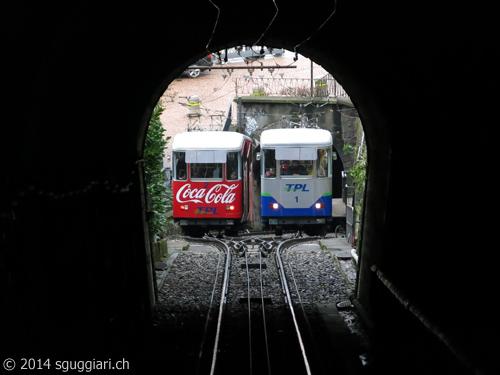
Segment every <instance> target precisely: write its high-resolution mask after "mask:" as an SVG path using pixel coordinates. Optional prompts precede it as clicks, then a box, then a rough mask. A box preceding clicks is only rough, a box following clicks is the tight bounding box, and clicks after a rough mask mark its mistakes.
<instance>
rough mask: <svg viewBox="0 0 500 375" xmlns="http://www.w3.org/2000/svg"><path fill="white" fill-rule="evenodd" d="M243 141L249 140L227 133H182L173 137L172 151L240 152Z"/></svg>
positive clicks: (241, 135)
mask: <svg viewBox="0 0 500 375" xmlns="http://www.w3.org/2000/svg"><path fill="white" fill-rule="evenodd" d="M244 139H248V140H250V138H248V137H247V136H245V135H244V134H241V133H236V132H228V131H194V132H184V133H179V134H177V135H176V136H175V137H174V141H173V143H172V150H173V151H184V150H241V147H242V146H243V140H244Z"/></svg>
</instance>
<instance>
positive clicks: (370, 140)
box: [138, 34, 391, 303]
mask: <svg viewBox="0 0 500 375" xmlns="http://www.w3.org/2000/svg"><path fill="white" fill-rule="evenodd" d="M255 36H256V37H257V36H258V34H256V35H255ZM233 38H234V36H233V35H230V36H228V39H227V40H224V38H222V40H220V44H218V45H217V46H213V47H211V48H209V50H207V49H202V51H201V52H200V50H199V48H198V47H197V46H193V47H191V48H185V49H184V50H183V51H182V53H181V59H182V61H187V62H192V61H196V60H197V59H199V58H201V57H203V56H204V55H206V54H207V53H208V52H212V50H213V51H218V50H219V48H220V50H224V49H226V48H232V47H236V46H237V45H242V44H243V45H245V43H244V42H238V43H236V42H234V39H233ZM246 42H247V45H250V46H251V45H253V43H254V42H255V39H246ZM240 43H241V44H240ZM266 46H268V47H270V48H278V49H279V48H283V49H287V50H290V49H291V50H293V49H294V47H295V45H294V44H293V43H291V42H290V41H287V40H286V39H285V40H282V41H281V42H280V43H278V44H272V42H271V44H269V45H267V44H266ZM323 47H324V46H321V45H319V46H318V45H315V43H308V44H306V45H304V48H303V51H302V49H301V51H300V52H301V54H303V56H304V57H306V58H310V59H311V60H312V61H314V62H316V63H317V64H319V65H321V66H322V67H324V68H325V70H327V71H328V72H329V73H330V74H332V76H333V77H334V78H335V79H336V80H337V81H338V82H339V83H340V84H341V85H342V86H343V87H344V89H345V90H346V92H347V93H348V94H349V95H350V98H351V100H352V102H353V104H354V106H355V108H356V109H357V110H358V113H359V116H360V119H361V121H362V123H363V130H364V132H365V137H366V143H367V151H368V168H367V179H368V180H367V183H366V185H367V187H366V196H365V199H364V211H365V213H366V214H365V217H366V219H365V221H364V223H363V228H364V230H365V232H364V234H363V237H364V239H363V248H364V249H366V250H364V251H363V253H364V254H360V255H361V257H360V259H361V264H363V258H364V257H365V256H366V258H367V261H366V264H374V263H378V262H379V259H380V256H381V255H380V254H381V252H382V247H383V245H382V244H381V243H380V237H379V236H378V235H377V234H378V233H381V231H383V227H384V225H385V220H384V219H385V215H383V214H382V215H380V213H381V212H384V210H385V206H386V203H387V194H388V192H387V190H386V186H388V185H389V174H390V154H391V147H390V143H389V136H388V133H389V132H388V129H387V128H386V122H385V121H384V116H383V115H382V113H381V111H380V108H381V105H379V104H378V103H377V101H376V95H374V94H373V92H371V91H370V90H368V89H367V87H366V85H364V83H363V82H362V81H361V82H360V81H359V79H357V78H356V77H355V75H354V74H353V73H352V72H350V71H349V67H348V66H343V62H342V59H339V60H337V59H335V58H331V57H329V56H327V55H326V54H325V53H324V48H323ZM256 48H257V47H256ZM291 62H293V61H291ZM188 65H189V63H183V64H182V65H180V66H178V67H177V68H176V69H174V70H173V71H165V72H164V75H163V77H162V78H160V79H159V80H158V87H157V88H156V89H155V91H154V95H153V96H152V97H151V100H150V103H149V105H148V107H147V110H146V111H145V112H144V116H143V121H142V125H141V127H140V132H139V134H144V135H140V136H139V137H138V140H139V142H138V153H139V154H140V155H141V154H142V152H143V149H142V147H143V144H144V137H145V131H146V129H147V124H148V120H149V117H150V114H151V112H152V108H153V107H154V105H155V104H156V103H157V102H158V100H159V98H160V97H161V95H162V94H163V93H164V92H165V90H166V89H167V88H168V86H169V85H170V83H171V82H173V81H174V80H175V79H176V78H177V77H178V76H179V75H180V73H181V72H182V71H183V70H185V68H186V67H187V66H188ZM372 145H373V147H372ZM370 211H371V212H376V213H377V214H371V213H370ZM369 267H370V266H367V267H366V269H363V271H362V272H361V276H360V280H362V285H363V287H362V288H361V290H360V295H361V296H365V299H366V302H365V303H368V301H369V297H368V296H370V294H371V291H370V285H371V280H370V279H371V271H370V270H369ZM365 279H369V280H368V281H365ZM362 298H363V297H362Z"/></svg>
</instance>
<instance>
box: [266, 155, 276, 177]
mask: <svg viewBox="0 0 500 375" xmlns="http://www.w3.org/2000/svg"><path fill="white" fill-rule="evenodd" d="M263 156H264V157H263V163H264V168H263V171H264V176H265V177H266V178H275V177H276V152H275V150H274V149H265V150H263Z"/></svg>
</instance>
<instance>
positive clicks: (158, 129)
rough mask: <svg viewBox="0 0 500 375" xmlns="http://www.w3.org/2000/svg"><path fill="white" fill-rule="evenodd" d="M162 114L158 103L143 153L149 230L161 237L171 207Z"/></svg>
mask: <svg viewBox="0 0 500 375" xmlns="http://www.w3.org/2000/svg"><path fill="white" fill-rule="evenodd" d="M162 113H163V108H162V106H161V103H160V102H158V103H157V104H156V106H155V108H154V110H153V114H152V115H151V120H150V121H149V128H148V133H147V136H146V147H145V151H144V170H145V174H146V185H147V190H148V194H149V197H150V211H151V217H150V220H149V223H150V229H151V232H152V234H153V235H155V236H157V237H162V236H163V233H164V230H165V227H166V225H167V220H168V219H167V216H166V213H167V211H168V210H169V209H171V206H172V203H171V202H172V200H171V198H170V197H169V194H168V191H167V187H166V184H165V181H164V168H163V155H164V153H165V147H166V145H167V142H168V141H169V140H170V137H167V138H166V139H164V137H163V133H164V132H165V130H164V129H163V127H162V125H161V122H160V116H161V114H162Z"/></svg>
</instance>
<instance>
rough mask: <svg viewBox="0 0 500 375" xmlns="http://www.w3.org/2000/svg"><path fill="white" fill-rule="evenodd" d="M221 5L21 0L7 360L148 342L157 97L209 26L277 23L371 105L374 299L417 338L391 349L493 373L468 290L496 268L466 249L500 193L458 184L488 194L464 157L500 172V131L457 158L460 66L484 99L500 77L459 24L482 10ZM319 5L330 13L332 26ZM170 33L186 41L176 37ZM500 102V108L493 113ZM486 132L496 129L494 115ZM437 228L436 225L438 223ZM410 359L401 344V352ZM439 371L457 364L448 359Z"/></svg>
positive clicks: (11, 157) (382, 320) (364, 267)
mask: <svg viewBox="0 0 500 375" xmlns="http://www.w3.org/2000/svg"><path fill="white" fill-rule="evenodd" d="M217 3H218V4H217V8H218V10H220V13H218V10H217V9H216V7H214V6H213V3H212V2H199V4H197V5H198V7H195V8H194V10H193V11H192V12H191V13H190V17H189V22H184V21H183V20H181V17H170V18H169V22H168V24H166V23H165V15H172V13H173V12H172V9H171V6H170V5H169V4H165V3H160V2H154V5H155V11H154V12H151V8H150V4H147V5H146V4H134V5H133V6H124V7H122V8H119V9H117V8H116V7H115V6H112V5H110V4H104V3H103V4H100V5H99V6H93V5H91V4H87V3H84V2H79V3H72V4H68V5H67V6H66V7H65V8H64V9H55V8H50V6H45V5H44V6H43V7H42V6H41V5H38V4H29V5H26V4H21V5H20V4H8V5H2V7H5V13H3V14H6V15H9V16H12V17H6V18H5V19H4V21H5V22H3V23H2V35H3V37H2V38H5V43H4V46H5V51H4V52H5V53H3V54H2V57H1V62H2V67H3V69H2V72H1V73H0V77H1V82H2V102H1V106H2V111H1V113H2V118H3V121H2V123H3V124H5V125H2V148H1V150H0V155H1V160H2V163H1V165H2V175H1V177H0V178H1V180H0V181H1V185H0V187H1V193H2V194H1V205H0V209H1V216H0V218H1V225H2V227H1V231H2V237H1V244H2V251H1V258H0V269H1V291H2V300H1V304H2V306H1V314H2V315H1V334H2V338H3V340H2V345H5V346H6V350H5V351H4V352H3V353H5V356H6V357H8V358H13V359H18V360H20V358H26V357H28V356H31V357H33V358H35V357H38V356H44V357H48V356H49V355H53V356H56V357H57V358H59V359H61V360H65V359H66V358H69V357H74V356H75V355H76V353H78V354H81V355H82V357H85V358H87V357H88V358H91V357H92V358H93V357H94V356H95V355H97V356H99V354H96V353H104V354H103V356H104V355H105V356H106V358H108V357H107V355H108V353H111V354H110V355H111V356H113V357H115V356H121V357H123V356H124V355H125V354H130V355H131V356H132V355H133V352H134V348H137V345H136V343H137V342H140V340H141V338H142V337H143V336H141V335H142V333H143V332H144V331H145V330H147V327H148V326H149V324H150V322H151V312H152V306H153V303H154V285H153V275H152V265H151V261H152V259H151V257H150V248H151V246H150V236H149V229H148V225H147V215H146V204H147V202H146V197H145V187H144V178H143V167H142V157H143V141H144V137H145V132H146V129H147V123H148V121H149V118H150V117H151V113H152V110H153V107H154V104H155V103H156V102H157V101H158V99H159V97H160V96H161V94H162V93H163V92H164V91H165V89H166V87H167V85H168V84H169V83H170V82H171V81H172V80H173V79H175V78H176V77H177V76H178V75H179V74H180V73H181V70H182V69H183V67H185V66H187V65H188V64H189V63H190V61H191V59H192V57H193V56H195V57H201V55H202V54H200V53H199V51H204V50H205V48H204V47H205V46H206V45H207V42H208V40H210V45H211V46H215V48H214V49H225V48H226V47H228V46H231V45H241V44H245V43H246V44H250V45H252V44H253V43H256V41H257V40H259V39H260V37H261V35H262V32H264V35H265V37H264V38H262V43H265V44H268V45H276V46H283V47H284V48H286V49H289V50H293V49H294V47H296V46H298V45H300V48H299V52H300V53H301V54H303V55H305V56H308V57H309V58H311V59H312V60H314V61H316V62H317V63H318V64H320V65H321V66H323V67H324V68H325V69H327V70H328V71H329V72H331V73H332V74H333V75H334V76H335V77H336V78H337V79H338V80H339V82H340V83H341V84H342V86H343V87H344V88H345V89H346V90H347V91H348V92H349V94H350V96H351V99H352V100H353V103H354V104H355V106H356V108H357V110H358V112H359V114H360V117H361V119H362V122H363V126H364V130H365V136H366V142H367V144H369V150H368V159H369V166H368V168H369V173H368V176H369V177H368V181H367V186H366V195H365V197H366V198H365V202H364V205H365V217H364V225H363V248H362V253H361V254H360V270H359V277H358V290H357V292H356V297H357V300H358V301H359V304H360V306H362V307H363V308H364V309H365V310H366V312H367V314H368V315H369V316H370V318H372V319H373V321H374V326H375V327H376V330H378V333H379V336H378V337H379V338H380V339H381V341H380V342H384V340H383V338H384V334H385V333H386V332H391V333H398V332H399V334H397V335H395V336H393V335H385V337H390V338H391V339H390V340H387V341H389V343H390V344H391V345H389V346H383V347H384V348H392V349H394V347H395V346H396V347H397V346H398V345H397V344H394V343H399V342H400V341H401V342H404V343H410V342H411V343H413V345H414V348H417V349H418V350H423V352H424V353H425V347H426V343H427V342H428V341H427V339H428V338H429V337H430V340H431V341H432V342H438V343H440V344H439V345H442V346H443V347H444V348H445V351H447V352H449V353H451V355H452V356H453V358H455V364H456V365H457V366H459V367H460V369H463V372H464V373H488V370H490V369H491V368H494V363H493V362H494V358H495V355H494V351H495V350H494V346H493V345H492V344H491V342H494V338H495V337H497V335H498V326H497V325H496V324H495V319H494V309H490V308H487V309H484V310H483V311H482V312H481V313H482V319H471V312H470V311H469V309H467V308H464V304H465V305H466V307H468V306H469V302H470V301H471V300H477V301H489V300H490V298H491V296H492V295H494V291H493V289H492V286H493V285H494V283H493V281H494V280H492V278H493V275H494V273H492V272H489V271H491V270H490V268H492V266H493V264H494V262H484V263H486V264H484V263H483V264H481V266H478V267H471V260H477V257H478V255H477V251H476V249H477V248H478V245H477V243H476V242H475V241H473V240H471V244H470V246H467V244H465V245H464V244H458V245H456V246H454V245H452V242H453V241H454V240H455V239H456V238H463V231H462V230H461V228H462V225H463V222H464V219H465V220H470V221H472V222H473V223H474V225H473V226H474V228H475V229H477V233H479V234H480V237H489V236H490V233H492V232H493V230H492V229H493V225H492V224H491V222H489V221H488V220H485V219H484V218H485V217H487V216H488V215H489V214H490V212H491V207H490V206H489V205H488V204H486V205H481V204H474V203H470V202H469V201H467V202H463V201H462V200H461V199H456V195H454V194H452V193H453V192H455V191H456V190H457V187H459V188H460V191H461V193H460V194H462V193H463V194H464V195H466V196H469V192H472V191H476V189H477V186H476V184H475V182H476V181H471V180H470V179H464V170H475V171H476V172H477V174H478V175H479V176H486V175H488V173H489V172H491V168H493V164H492V162H491V160H494V158H493V157H492V156H493V153H492V150H494V148H492V147H491V143H490V142H492V141H491V140H490V139H486V138H487V137H485V139H484V145H485V147H481V148H480V149H479V150H477V151H478V152H477V160H473V159H472V158H471V159H462V160H461V162H460V163H457V162H456V158H455V156H456V154H457V149H461V147H462V146H463V142H464V134H468V132H470V123H467V124H464V121H463V117H462V115H461V114H462V111H459V110H457V105H458V104H457V103H463V101H464V97H463V87H464V86H463V81H462V82H459V81H458V80H457V77H461V76H462V75H463V74H464V72H473V73H471V76H470V79H471V84H472V85H474V86H475V92H476V93H478V94H477V95H479V98H480V99H481V100H482V99H486V98H485V96H486V95H484V94H485V93H488V92H489V89H491V87H490V83H489V82H490V80H489V78H490V76H489V74H490V72H491V71H493V70H491V71H489V70H488V68H489V67H491V66H489V61H490V58H489V56H486V55H487V53H485V52H483V51H488V48H487V47H488V42H487V41H486V40H485V39H484V38H482V32H483V31H479V29H474V30H468V29H464V28H463V25H460V24H459V22H457V21H456V20H459V19H463V18H464V17H465V16H466V14H465V13H464V11H463V10H461V9H453V10H450V9H448V8H446V7H444V6H435V7H433V9H432V11H429V9H428V8H425V7H423V8H417V7H408V8H403V7H401V6H396V8H394V7H395V6H394V4H392V3H391V2H378V3H373V4H368V5H367V4H362V2H359V1H353V2H349V3H348V4H347V3H341V4H340V3H339V4H331V2H326V1H321V0H317V1H313V2H312V3H310V4H308V6H305V7H304V8H303V9H301V17H300V20H301V22H298V21H297V7H296V6H295V5H293V6H292V5H280V4H279V3H278V6H279V8H280V9H279V12H278V14H277V16H276V18H273V16H274V15H275V14H276V8H275V6H274V5H275V3H274V2H273V3H271V2H269V1H264V0H262V1H258V2H256V3H254V4H253V6H252V7H250V8H248V9H245V12H244V15H242V9H241V8H240V6H239V4H234V3H230V2H226V1H220V2H217ZM25 5H26V7H25V8H23V7H24V6H25ZM334 5H338V9H336V11H335V13H334V14H333V16H332V17H331V18H330V20H329V21H328V22H326V23H324V24H323V21H324V19H326V18H327V17H328V16H327V15H330V14H332V11H333V9H332V8H333V6H334ZM318 10H321V12H319V13H318ZM450 11H451V12H457V14H458V17H448V15H449V12H450ZM467 11H468V12H469V11H470V12H474V11H476V12H478V10H477V9H470V8H469V9H467ZM395 12H396V13H395ZM478 13H482V11H481V12H478ZM263 14H265V15H267V16H268V17H263ZM318 14H324V15H325V17H323V19H322V20H320V21H318ZM394 14H397V15H398V17H394ZM209 15H210V16H209ZM218 15H219V16H220V17H218ZM467 16H471V15H470V14H467ZM272 19H274V21H273V23H272V25H271V26H269V25H270V20H272ZM214 24H216V25H217V27H216V28H215V29H214ZM422 24H425V25H426V27H425V29H422V27H421V26H422ZM194 25H195V26H196V27H194ZM292 25H293V27H291V26H292ZM358 25H359V27H357V26H358ZM484 25H486V23H484ZM268 26H269V28H268ZM445 26H447V27H445ZM320 27H321V28H320ZM236 29H237V30H236ZM445 29H446V32H445ZM214 30H215V31H214ZM235 30H236V31H235ZM395 30H398V32H395ZM415 30H419V31H420V32H419V33H416V32H415ZM166 35H168V48H161V47H159V46H162V45H164V44H165V40H166V38H167V36H166ZM402 35H404V36H405V38H404V43H402V38H401V36H402ZM302 42H304V43H302ZM481 47H485V48H481ZM152 51H154V53H152ZM464 51H474V52H473V53H472V52H471V55H470V56H469V55H468V54H464ZM75 103H76V104H75ZM75 107H77V108H75ZM421 108H433V109H434V111H433V113H432V114H430V113H429V112H428V111H425V110H424V111H420V109H421ZM491 108H494V106H492V107H491ZM491 108H486V109H484V108H483V109H484V111H485V114H486V115H487V116H491V118H493V117H494V116H495V114H494V112H493V110H492V109H491ZM436 109H437V110H436ZM424 113H425V114H427V115H425V116H424V115H423V114H424ZM474 127H475V129H476V130H477V131H478V133H481V134H486V133H487V132H489V131H490V128H489V125H488V121H478V122H477V123H475V126H474ZM430 150H433V157H434V158H435V160H439V163H442V165H443V166H444V168H439V169H438V168H436V169H426V170H424V171H422V152H424V153H430ZM478 160H479V161H478ZM436 184H437V188H436V189H434V188H433V187H434V186H436ZM410 187H411V188H412V191H415V193H413V194H409V193H408V192H409V188H410ZM460 196H462V195H460ZM436 201H437V203H436ZM436 211H437V214H436V213H435V212H436ZM422 223H426V224H427V225H430V226H431V227H432V228H430V229H429V230H428V231H427V232H426V235H424V236H422V235H420V232H419V229H418V228H421V226H422ZM428 223H431V224H428ZM478 223H479V224H478ZM486 242H489V240H486ZM471 248H473V249H474V250H473V251H471ZM486 257H487V258H489V255H486ZM477 261H478V263H480V260H477ZM464 270H467V272H466V275H464ZM89 343H90V344H89ZM129 344H130V345H129ZM399 347H400V348H406V346H405V345H400V346H399ZM127 348H129V349H127ZM418 350H417V351H415V352H418ZM402 351H403V350H402ZM390 353H391V351H390V350H388V351H385V352H384V353H381V354H382V355H384V356H385V358H386V359H388V361H387V362H386V363H390V361H389V359H390V357H391V355H390ZM422 367H423V368H425V369H426V370H427V371H426V372H429V373H432V371H434V373H439V371H440V370H441V369H437V368H433V367H432V361H430V362H429V363H425V364H422ZM391 371H392V372H395V373H397V370H395V369H394V368H388V372H391Z"/></svg>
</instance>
